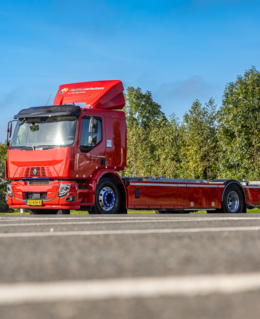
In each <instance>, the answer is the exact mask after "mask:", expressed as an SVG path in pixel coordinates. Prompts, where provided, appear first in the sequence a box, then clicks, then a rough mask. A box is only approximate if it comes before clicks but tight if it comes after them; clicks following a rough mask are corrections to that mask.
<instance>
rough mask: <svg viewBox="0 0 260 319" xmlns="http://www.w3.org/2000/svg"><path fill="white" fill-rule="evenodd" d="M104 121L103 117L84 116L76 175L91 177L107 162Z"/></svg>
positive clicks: (84, 177)
mask: <svg viewBox="0 0 260 319" xmlns="http://www.w3.org/2000/svg"><path fill="white" fill-rule="evenodd" d="M103 127H104V123H103V119H102V117H98V116H94V117H92V116H85V117H83V118H82V124H81V133H80V143H79V145H78V147H77V148H78V151H77V155H76V168H77V169H76V177H78V178H83V179H88V178H91V177H92V176H93V175H94V173H95V172H96V171H97V170H98V169H99V168H104V167H105V164H106V148H105V142H104V141H105V138H103V134H104V133H103V132H104V128H103Z"/></svg>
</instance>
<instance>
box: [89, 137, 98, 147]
mask: <svg viewBox="0 0 260 319" xmlns="http://www.w3.org/2000/svg"><path fill="white" fill-rule="evenodd" d="M96 144H97V137H96V136H89V137H88V145H89V146H93V145H96Z"/></svg>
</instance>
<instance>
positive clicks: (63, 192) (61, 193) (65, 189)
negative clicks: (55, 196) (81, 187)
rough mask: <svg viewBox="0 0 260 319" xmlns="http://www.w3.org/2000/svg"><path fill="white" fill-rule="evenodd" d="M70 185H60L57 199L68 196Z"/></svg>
mask: <svg viewBox="0 0 260 319" xmlns="http://www.w3.org/2000/svg"><path fill="white" fill-rule="evenodd" d="M69 191H70V184H60V189H59V197H63V196H66V195H68V194H69Z"/></svg>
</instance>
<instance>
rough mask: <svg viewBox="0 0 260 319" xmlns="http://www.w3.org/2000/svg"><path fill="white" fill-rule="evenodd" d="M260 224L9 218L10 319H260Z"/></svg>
mask: <svg viewBox="0 0 260 319" xmlns="http://www.w3.org/2000/svg"><path fill="white" fill-rule="evenodd" d="M259 298H260V216H259V215H258V214H241V215H226V214H221V215H217V214H211V215H179V214H178V215H127V216H125V215H122V216H120V215H118V216H90V215H72V216H28V215H13V216H4V215H2V216H0V318H1V319H7V318H8V319H9V318H10V319H15V318H19V319H23V318H24V319H34V318H37V319H43V318H44V319H46V318H48V319H49V318H50V319H52V318H59V319H71V318H73V319H74V318H88V319H92V318H93V319H98V318H106V319H110V318H111V319H112V318H113V319H117V318H120V319H121V318H124V319H138V318H141V319H148V318H149V319H155V318H156V319H160V318H162V319H168V318H171V319H172V318H174V319H175V318H185V319H189V318H200V319H204V318H205V319H210V318H214V319H215V318H216V319H218V318H221V319H222V318H229V319H233V318H234V319H240V318H241V319H242V318H243V319H245V318H246V319H250V318H259V316H260V315H259V314H260V302H259Z"/></svg>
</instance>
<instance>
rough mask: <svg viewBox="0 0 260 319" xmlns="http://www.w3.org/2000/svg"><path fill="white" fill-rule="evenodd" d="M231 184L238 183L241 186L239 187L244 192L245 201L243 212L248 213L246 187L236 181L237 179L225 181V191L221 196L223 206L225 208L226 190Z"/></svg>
mask: <svg viewBox="0 0 260 319" xmlns="http://www.w3.org/2000/svg"><path fill="white" fill-rule="evenodd" d="M231 184H236V185H238V186H239V188H240V189H241V190H242V194H243V198H244V203H243V211H242V212H243V213H246V194H245V190H244V188H243V187H242V185H241V184H240V183H239V182H238V181H236V180H232V179H231V180H228V181H226V182H225V187H224V188H223V192H222V196H221V206H222V208H223V199H224V194H225V191H226V189H227V188H228V186H230V185H231Z"/></svg>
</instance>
